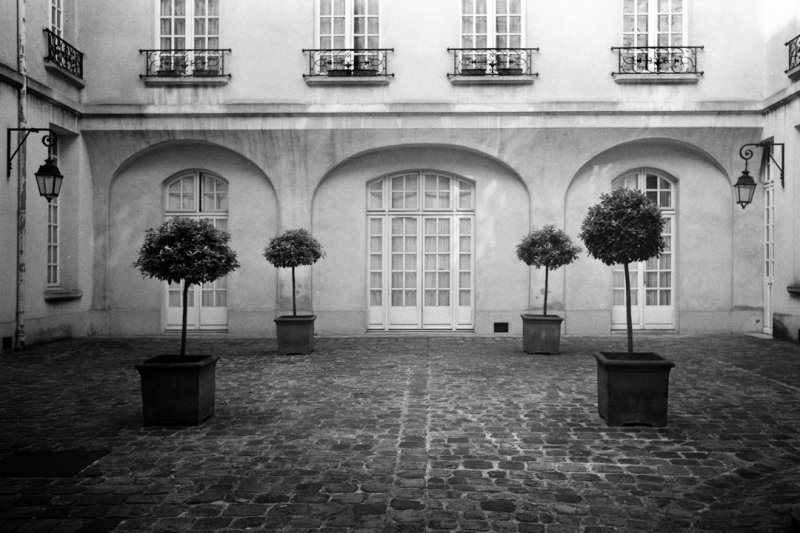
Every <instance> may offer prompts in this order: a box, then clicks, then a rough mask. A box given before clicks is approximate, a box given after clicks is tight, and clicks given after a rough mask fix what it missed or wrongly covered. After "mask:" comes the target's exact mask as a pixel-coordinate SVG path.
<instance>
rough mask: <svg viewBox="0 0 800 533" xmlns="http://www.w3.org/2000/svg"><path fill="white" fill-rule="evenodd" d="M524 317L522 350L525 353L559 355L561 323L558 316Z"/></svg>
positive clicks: (561, 320)
mask: <svg viewBox="0 0 800 533" xmlns="http://www.w3.org/2000/svg"><path fill="white" fill-rule="evenodd" d="M520 316H522V350H523V351H524V352H525V353H549V354H557V353H559V346H560V344H561V323H562V322H563V321H564V319H563V318H561V317H560V316H556V315H527V314H525V315H520Z"/></svg>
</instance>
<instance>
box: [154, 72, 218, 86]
mask: <svg viewBox="0 0 800 533" xmlns="http://www.w3.org/2000/svg"><path fill="white" fill-rule="evenodd" d="M142 79H143V80H144V84H145V85H147V86H148V87H164V86H172V87H175V86H178V87H180V86H186V85H189V86H192V87H197V86H203V85H227V84H228V80H230V75H222V76H188V77H172V76H142Z"/></svg>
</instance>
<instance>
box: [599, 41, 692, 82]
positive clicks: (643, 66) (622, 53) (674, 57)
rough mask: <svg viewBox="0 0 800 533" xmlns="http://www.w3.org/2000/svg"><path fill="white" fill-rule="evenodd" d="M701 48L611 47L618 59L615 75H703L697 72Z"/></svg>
mask: <svg viewBox="0 0 800 533" xmlns="http://www.w3.org/2000/svg"><path fill="white" fill-rule="evenodd" d="M702 49H703V47H702V46H612V47H611V50H615V51H617V54H618V57H619V63H618V69H617V72H616V74H664V75H669V74H703V72H702V71H698V70H697V51H698V50H702Z"/></svg>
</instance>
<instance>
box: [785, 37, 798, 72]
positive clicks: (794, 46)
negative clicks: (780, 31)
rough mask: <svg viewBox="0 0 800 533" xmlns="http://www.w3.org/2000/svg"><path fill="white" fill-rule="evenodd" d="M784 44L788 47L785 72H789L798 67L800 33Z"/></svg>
mask: <svg viewBox="0 0 800 533" xmlns="http://www.w3.org/2000/svg"><path fill="white" fill-rule="evenodd" d="M786 46H788V47H789V68H788V69H786V72H790V71H792V70H795V69H797V68H798V67H800V35H798V36H797V37H795V38H794V39H792V40H791V41H789V42H788V43H786Z"/></svg>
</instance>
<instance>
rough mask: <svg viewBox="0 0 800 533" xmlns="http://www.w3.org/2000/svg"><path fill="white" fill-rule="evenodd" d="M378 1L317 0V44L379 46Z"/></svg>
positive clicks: (328, 45)
mask: <svg viewBox="0 0 800 533" xmlns="http://www.w3.org/2000/svg"><path fill="white" fill-rule="evenodd" d="M379 5H380V2H379V0H318V10H317V12H318V13H319V18H318V26H317V35H318V36H319V47H320V48H324V49H328V50H336V49H345V48H348V49H350V48H351V49H355V50H367V49H375V48H380V7H379Z"/></svg>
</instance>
